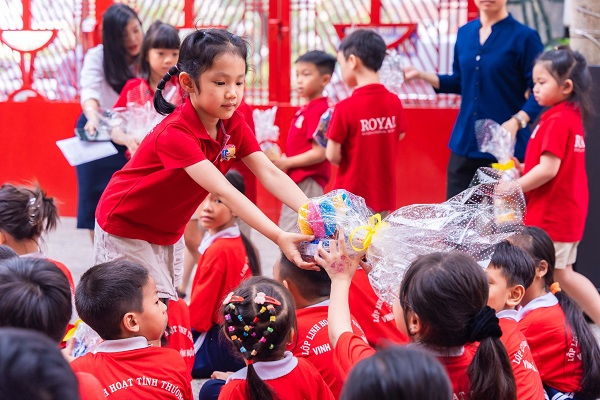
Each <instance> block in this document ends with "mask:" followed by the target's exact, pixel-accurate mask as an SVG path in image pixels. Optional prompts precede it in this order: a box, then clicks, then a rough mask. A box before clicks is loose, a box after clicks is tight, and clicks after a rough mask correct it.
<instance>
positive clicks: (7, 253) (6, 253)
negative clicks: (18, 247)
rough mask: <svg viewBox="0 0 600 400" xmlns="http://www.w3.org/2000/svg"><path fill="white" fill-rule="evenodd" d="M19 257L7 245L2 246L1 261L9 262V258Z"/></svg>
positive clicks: (0, 245) (0, 251)
mask: <svg viewBox="0 0 600 400" xmlns="http://www.w3.org/2000/svg"><path fill="white" fill-rule="evenodd" d="M18 256H19V255H18V254H17V253H16V252H15V251H14V250H13V249H12V248H10V247H8V246H7V245H5V244H0V261H2V260H8V259H9V258H13V257H18Z"/></svg>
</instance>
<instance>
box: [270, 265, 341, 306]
mask: <svg viewBox="0 0 600 400" xmlns="http://www.w3.org/2000/svg"><path fill="white" fill-rule="evenodd" d="M274 276H275V279H277V280H278V281H279V282H283V281H287V282H288V286H289V284H290V283H291V284H292V285H293V288H292V287H290V291H291V292H292V294H293V295H294V298H295V300H296V303H299V301H298V300H300V299H298V298H296V296H301V297H302V299H303V300H304V301H306V302H308V303H310V304H315V303H318V302H320V301H323V299H324V298H328V297H329V294H330V293H331V279H330V278H329V275H327V272H326V271H325V270H324V269H323V268H320V269H319V271H312V270H307V269H302V268H299V267H297V266H296V264H294V263H293V262H291V261H290V260H288V259H287V257H286V256H285V255H284V254H283V253H282V254H281V256H280V257H279V262H278V263H277V265H276V267H275V268H274Z"/></svg>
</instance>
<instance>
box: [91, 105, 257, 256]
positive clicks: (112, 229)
mask: <svg viewBox="0 0 600 400" xmlns="http://www.w3.org/2000/svg"><path fill="white" fill-rule="evenodd" d="M221 123H222V125H221V124H220V126H219V129H218V130H217V132H218V133H217V140H213V139H212V138H211V137H210V136H209V135H208V133H207V131H206V128H205V127H204V125H203V124H202V122H201V121H200V118H199V117H198V114H197V113H196V110H195V109H194V107H193V106H192V104H191V102H190V101H189V100H185V102H184V103H183V104H182V105H181V106H179V107H177V108H176V109H175V111H173V113H171V114H170V115H169V116H168V117H166V118H165V119H163V120H162V122H160V123H159V124H158V125H157V126H156V127H154V129H152V131H151V132H150V133H149V134H148V136H146V138H145V139H144V140H142V143H140V147H139V148H138V149H137V151H136V154H135V157H133V158H132V159H131V160H130V161H129V162H128V163H127V164H125V166H124V167H123V169H121V170H120V171H117V172H115V174H114V175H113V176H112V178H111V180H110V182H109V183H108V186H107V187H106V189H105V191H104V193H103V194H102V197H101V198H100V202H99V203H98V208H97V209H96V219H97V221H98V224H99V225H100V227H101V228H102V229H103V230H104V231H106V232H107V233H109V234H112V235H117V236H121V237H125V238H130V239H141V240H145V241H147V242H149V243H154V244H158V245H171V244H174V243H175V242H177V240H179V238H181V236H182V235H183V231H184V229H185V226H186V224H187V223H188V222H189V220H190V218H191V217H192V214H193V213H194V212H195V211H196V209H197V208H198V205H199V204H200V203H201V202H202V200H204V198H205V197H206V195H207V191H206V190H205V189H204V188H202V187H200V186H199V185H198V184H197V183H196V182H195V181H194V180H193V179H192V178H191V177H190V176H189V175H188V174H187V173H186V172H185V170H184V168H185V167H188V166H190V165H193V164H196V163H198V162H200V161H203V160H209V161H210V162H212V163H213V164H214V165H215V167H217V168H218V169H219V170H220V171H221V172H222V173H223V174H224V173H226V172H227V171H228V170H229V168H230V167H231V165H232V164H233V162H234V161H235V160H239V159H242V158H244V157H246V156H247V155H249V154H251V153H253V152H255V151H260V147H259V146H258V143H257V142H256V138H255V137H254V134H253V133H252V131H251V130H250V128H249V127H248V124H246V123H245V122H244V117H242V116H241V115H240V114H239V113H237V112H235V113H234V114H233V116H232V117H231V118H230V119H228V120H222V121H221ZM221 128H223V129H221ZM225 149H229V151H228V154H229V155H231V154H232V153H235V155H234V157H232V158H229V157H227V158H229V159H228V160H227V159H225V158H223V157H222V154H221V150H225Z"/></svg>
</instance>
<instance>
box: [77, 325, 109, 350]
mask: <svg viewBox="0 0 600 400" xmlns="http://www.w3.org/2000/svg"><path fill="white" fill-rule="evenodd" d="M73 339H74V340H75V346H74V347H73V357H75V358H77V357H81V356H83V355H85V354H87V353H89V352H93V351H94V350H96V348H97V347H98V345H99V344H100V343H102V342H103V340H102V338H101V337H100V336H99V335H98V334H97V333H96V331H95V330H93V329H92V328H90V326H89V325H88V324H86V323H85V322H83V321H80V322H78V323H77V327H76V328H75V333H73Z"/></svg>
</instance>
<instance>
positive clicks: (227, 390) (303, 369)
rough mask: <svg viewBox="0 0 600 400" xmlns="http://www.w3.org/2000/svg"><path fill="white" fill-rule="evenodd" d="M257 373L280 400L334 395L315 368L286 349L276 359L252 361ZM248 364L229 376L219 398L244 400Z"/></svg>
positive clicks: (325, 398) (313, 399)
mask: <svg viewBox="0 0 600 400" xmlns="http://www.w3.org/2000/svg"><path fill="white" fill-rule="evenodd" d="M253 366H254V369H255V371H256V373H257V375H258V376H259V377H260V378H261V379H262V380H263V381H264V382H265V383H266V384H267V385H268V386H269V387H270V388H271V390H272V391H273V392H274V394H275V398H277V399H279V400H329V399H333V398H334V397H333V394H331V390H329V387H328V386H327V384H325V381H324V380H323V378H322V377H321V375H319V372H318V371H317V370H316V369H315V367H314V366H313V365H312V364H311V363H310V362H308V361H307V360H305V359H303V358H296V357H294V356H293V355H292V353H290V352H289V351H286V352H285V355H284V357H283V358H282V359H281V360H277V361H265V362H255V363H254V364H253ZM247 374H248V367H244V368H242V369H241V370H239V371H237V372H235V373H234V374H233V375H231V376H230V377H229V378H228V379H227V382H226V383H225V386H223V388H222V389H221V393H220V394H219V399H227V400H238V399H239V400H246V399H247V398H248V397H247V396H246V385H247V383H246V375H247Z"/></svg>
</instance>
